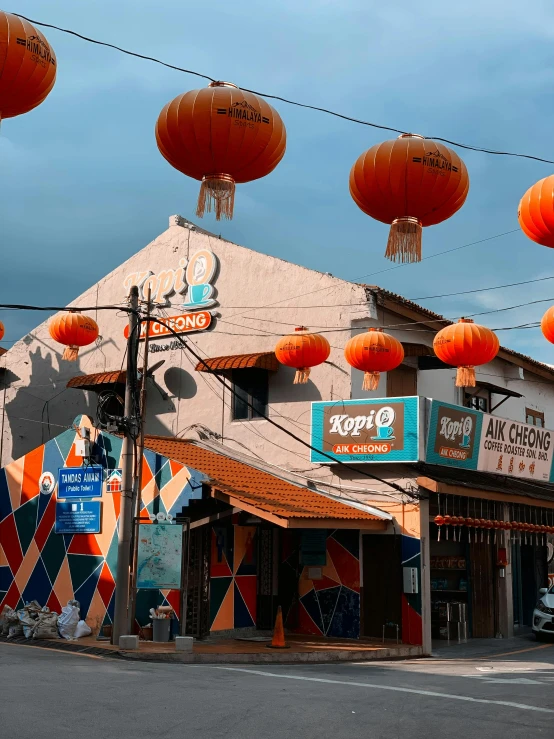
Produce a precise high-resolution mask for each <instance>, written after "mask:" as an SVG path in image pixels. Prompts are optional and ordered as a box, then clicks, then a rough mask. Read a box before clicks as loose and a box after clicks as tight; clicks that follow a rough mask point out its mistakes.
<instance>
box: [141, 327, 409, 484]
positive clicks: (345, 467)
mask: <svg viewBox="0 0 554 739" xmlns="http://www.w3.org/2000/svg"><path fill="white" fill-rule="evenodd" d="M141 321H144V322H146V323H159V324H161V325H162V326H166V324H165V323H163V321H161V320H160V319H159V318H154V317H153V316H150V317H148V318H145V317H142V318H141ZM166 328H167V330H168V331H169V332H170V333H171V334H173V336H175V338H176V339H177V341H179V342H180V343H181V344H182V345H183V346H184V347H185V349H186V350H187V351H188V352H190V353H191V354H192V355H193V357H195V359H196V360H197V361H198V362H200V363H201V364H202V365H204V367H205V368H206V371H208V372H209V373H210V374H211V375H213V377H215V379H216V380H217V381H218V382H219V384H220V385H222V386H223V387H224V388H225V389H226V390H228V391H229V392H230V393H231V394H232V395H238V393H237V392H236V391H235V389H234V388H233V387H232V386H229V385H227V383H226V382H225V380H224V379H223V378H222V377H220V376H219V375H218V374H217V373H216V372H214V371H213V370H212V369H211V367H210V366H209V365H208V364H207V363H206V362H205V361H204V359H202V357H201V356H200V355H199V354H197V353H196V352H195V351H194V349H192V348H191V347H190V345H189V344H188V343H187V342H186V341H185V340H184V339H183V337H182V336H181V335H180V334H178V333H177V332H176V331H175V330H174V329H172V328H171V327H170V326H166ZM241 400H242V402H243V403H246V405H248V407H249V408H251V409H252V410H256V412H257V413H258V414H259V415H260V417H261V418H264V419H265V420H266V421H267V422H268V423H270V424H271V425H272V426H275V428H278V429H279V430H280V431H282V432H283V433H285V434H287V436H290V437H291V439H294V440H295V441H297V442H298V443H299V444H302V445H303V446H305V447H306V448H307V449H310V450H311V451H314V452H317V453H318V454H321V455H322V456H323V457H327V459H329V460H330V461H331V462H334V463H335V464H338V465H340V466H341V467H343V468H344V469H347V470H349V471H350V472H355V473H356V474H361V475H363V476H364V477H369V478H371V479H372V480H377V481H378V482H381V483H383V484H384V485H388V486H389V487H391V488H393V489H394V490H397V491H398V492H399V493H401V494H402V495H407V496H409V497H412V498H418V497H419V496H417V495H416V494H414V493H412V492H410V491H408V490H406V489H404V488H403V487H401V486H400V485H397V484H396V483H395V482H393V481H392V480H391V481H388V480H383V479H382V478H381V477H378V476H377V475H372V474H371V473H370V472H366V471H363V470H358V469H356V468H355V467H352V466H351V465H349V464H347V463H346V462H342V461H341V460H338V459H335V458H334V457H332V456H331V455H330V454H327V452H324V451H322V450H321V449H317V448H316V447H314V446H312V445H311V444H309V443H308V442H307V441H304V440H303V439H301V438H300V437H299V436H297V435H296V434H294V433H293V432H292V431H289V430H288V429H286V428H284V427H283V426H281V425H280V424H279V423H277V422H276V421H274V420H273V419H272V418H269V416H266V415H265V414H263V413H260V412H259V410H257V409H255V408H254V406H253V405H252V403H250V402H249V401H248V400H245V399H244V398H241ZM337 402H341V401H337Z"/></svg>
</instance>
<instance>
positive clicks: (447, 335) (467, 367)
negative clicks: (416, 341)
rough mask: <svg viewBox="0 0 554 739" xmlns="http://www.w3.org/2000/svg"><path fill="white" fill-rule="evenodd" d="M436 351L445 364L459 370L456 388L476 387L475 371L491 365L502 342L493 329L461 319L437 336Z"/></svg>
mask: <svg viewBox="0 0 554 739" xmlns="http://www.w3.org/2000/svg"><path fill="white" fill-rule="evenodd" d="M433 349H434V351H435V354H436V355H437V357H438V358H439V359H440V360H441V361H442V362H444V363H445V364H449V365H452V366H454V367H457V368H458V369H457V372H456V387H475V367H476V366H479V365H481V364H486V363H487V362H490V361H492V360H493V359H494V358H495V357H496V355H497V354H498V350H499V349H500V342H499V341H498V338H497V336H496V334H495V333H494V332H493V331H491V330H490V329H488V328H485V326H480V325H479V324H477V323H474V322H473V321H472V320H471V319H469V318H460V320H459V321H458V323H453V324H452V325H450V326H446V327H445V328H443V329H441V330H440V331H439V332H438V333H437V334H436V336H435V339H434V341H433Z"/></svg>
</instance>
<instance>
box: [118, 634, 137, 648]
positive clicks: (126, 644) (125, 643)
mask: <svg viewBox="0 0 554 739" xmlns="http://www.w3.org/2000/svg"><path fill="white" fill-rule="evenodd" d="M119 646H120V648H121V649H138V648H139V638H138V636H134V635H131V634H128V635H126V636H120V637H119Z"/></svg>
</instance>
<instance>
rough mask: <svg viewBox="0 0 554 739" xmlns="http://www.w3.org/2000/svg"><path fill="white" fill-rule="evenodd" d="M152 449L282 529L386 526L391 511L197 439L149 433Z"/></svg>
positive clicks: (223, 497)
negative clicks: (286, 475) (335, 495)
mask: <svg viewBox="0 0 554 739" xmlns="http://www.w3.org/2000/svg"><path fill="white" fill-rule="evenodd" d="M145 446H146V448H147V449H151V450H152V451H155V452H157V453H158V454H163V455H164V456H167V457H169V458H170V459H174V460H175V461H176V462H181V463H182V464H185V465H187V467H192V468H194V469H196V470H198V471H199V472H202V473H204V475H206V476H207V477H208V479H209V485H210V489H211V496H212V497H213V498H215V499H217V500H221V501H223V502H225V503H228V504H229V505H231V506H233V507H235V508H239V509H241V510H243V511H246V512H248V513H250V514H252V515H255V516H258V517H259V518H261V519H263V520H265V521H268V522H270V523H273V524H275V525H277V526H280V527H282V528H318V529H328V528H346V529H373V530H384V529H386V527H387V525H388V522H389V521H390V520H391V518H392V517H391V515H390V514H389V513H386V512H385V511H381V510H379V509H377V508H374V507H372V506H368V505H364V504H363V503H360V502H358V501H352V502H349V501H348V500H339V499H338V498H333V497H330V496H329V495H326V494H324V493H323V492H319V491H317V490H316V489H311V488H310V487H309V485H310V483H308V482H307V483H306V485H301V484H295V483H292V482H290V481H288V480H286V479H284V478H281V477H279V476H277V475H276V474H271V473H269V472H267V471H265V470H262V469H259V468H257V467H255V466H253V465H251V464H247V463H245V462H241V461H238V460H236V459H233V458H231V457H229V456H226V455H225V454H224V453H218V452H215V451H212V450H211V449H207V448H205V447H203V446H201V445H199V444H197V443H193V442H190V441H186V440H183V439H176V438H172V437H163V436H147V437H146V439H145Z"/></svg>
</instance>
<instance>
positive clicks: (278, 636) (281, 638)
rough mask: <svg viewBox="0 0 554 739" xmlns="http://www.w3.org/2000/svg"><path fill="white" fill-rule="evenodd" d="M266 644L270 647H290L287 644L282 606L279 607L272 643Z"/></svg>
mask: <svg viewBox="0 0 554 739" xmlns="http://www.w3.org/2000/svg"><path fill="white" fill-rule="evenodd" d="M266 646H267V647H269V648H270V649H289V646H288V644H285V629H284V628H283V611H282V610H281V606H279V607H278V608H277V617H276V619H275V628H274V629H273V639H272V640H271V644H266Z"/></svg>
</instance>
